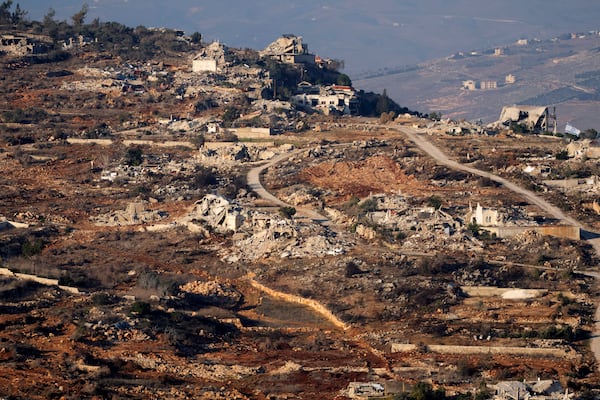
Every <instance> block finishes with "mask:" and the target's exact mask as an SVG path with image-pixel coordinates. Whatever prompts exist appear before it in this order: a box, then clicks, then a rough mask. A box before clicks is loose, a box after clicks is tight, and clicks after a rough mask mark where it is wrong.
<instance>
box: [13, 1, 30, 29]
mask: <svg viewBox="0 0 600 400" xmlns="http://www.w3.org/2000/svg"><path fill="white" fill-rule="evenodd" d="M26 18H27V11H25V10H23V9H22V8H21V5H20V4H18V3H17V5H16V7H15V11H13V13H12V15H11V20H12V23H13V24H20V23H22V22H25V20H26Z"/></svg>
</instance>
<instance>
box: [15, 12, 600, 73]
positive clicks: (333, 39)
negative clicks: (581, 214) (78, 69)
mask: <svg viewBox="0 0 600 400" xmlns="http://www.w3.org/2000/svg"><path fill="white" fill-rule="evenodd" d="M14 3H15V4H16V3H19V4H20V5H21V7H22V8H23V9H25V10H28V11H29V18H30V19H37V20H40V19H42V18H43V16H44V15H45V14H46V13H47V12H48V9H49V8H50V7H52V8H53V9H54V10H56V13H57V18H59V19H69V17H70V16H71V15H73V14H74V13H76V12H77V11H79V10H80V9H81V6H82V5H83V3H84V1H68V0H49V1H48V0H27V1H25V0H23V1H19V0H14ZM87 3H88V5H89V6H90V10H89V13H88V19H87V20H88V21H90V20H91V19H93V18H95V17H99V18H100V20H102V21H117V22H121V23H124V24H126V25H128V26H132V27H135V26H138V25H145V26H148V27H151V26H153V27H159V26H164V27H169V28H178V29H183V30H185V31H186V32H187V33H192V32H194V31H199V32H200V33H202V34H203V36H204V38H205V39H206V40H213V39H219V40H221V41H222V42H225V43H226V44H228V45H230V46H234V47H251V48H256V49H262V48H264V47H265V46H266V45H267V44H268V43H269V42H271V41H272V40H274V39H276V38H277V37H278V36H280V35H281V34H283V33H294V34H297V35H300V36H303V37H304V39H305V42H306V43H308V45H309V48H310V50H311V51H312V52H315V53H317V54H319V55H321V56H324V57H332V58H340V59H343V60H345V62H346V71H347V72H349V73H350V74H352V73H358V72H364V71H369V70H377V69H379V68H383V67H394V66H400V65H406V64H413V63H416V62H419V61H424V60H427V59H430V58H437V57H442V56H446V55H449V54H452V53H454V52H456V51H469V50H481V49H484V48H489V47H493V46H495V45H501V44H506V43H510V42H512V41H514V40H516V39H518V38H520V37H529V38H532V37H538V38H541V39H545V38H551V37H553V36H557V35H560V34H564V33H569V32H583V31H589V30H596V29H600V18H599V17H600V1H597V0H569V1H565V0H370V1H366V0H345V1H339V0H338V1H332V0H303V1H294V2H286V1H278V0H257V1H248V0H220V1H214V0H212V1H199V0H171V1H163V0H89V1H87Z"/></svg>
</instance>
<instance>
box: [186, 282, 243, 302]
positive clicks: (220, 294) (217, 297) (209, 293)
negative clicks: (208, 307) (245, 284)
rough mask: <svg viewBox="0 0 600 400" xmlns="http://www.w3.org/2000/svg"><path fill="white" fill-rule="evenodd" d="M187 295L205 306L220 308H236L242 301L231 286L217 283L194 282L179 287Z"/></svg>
mask: <svg viewBox="0 0 600 400" xmlns="http://www.w3.org/2000/svg"><path fill="white" fill-rule="evenodd" d="M179 290H181V291H182V292H183V293H184V294H185V295H191V297H193V298H194V299H196V300H199V301H200V302H202V303H205V304H212V305H217V306H220V307H234V306H236V305H237V304H239V302H240V300H241V299H242V295H241V293H240V292H238V291H237V290H235V289H234V288H233V287H232V286H231V285H228V284H225V283H221V282H216V281H208V282H201V281H193V282H188V283H186V284H184V285H181V286H180V287H179Z"/></svg>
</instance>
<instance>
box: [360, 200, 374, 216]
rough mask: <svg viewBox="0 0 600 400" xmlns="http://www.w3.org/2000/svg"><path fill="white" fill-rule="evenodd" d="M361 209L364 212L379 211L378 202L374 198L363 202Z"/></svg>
mask: <svg viewBox="0 0 600 400" xmlns="http://www.w3.org/2000/svg"><path fill="white" fill-rule="evenodd" d="M359 207H360V209H361V210H363V211H364V212H374V211H377V200H375V199H374V198H372V197H371V198H369V199H367V200H365V201H363V202H362V203H361V204H360V206H359Z"/></svg>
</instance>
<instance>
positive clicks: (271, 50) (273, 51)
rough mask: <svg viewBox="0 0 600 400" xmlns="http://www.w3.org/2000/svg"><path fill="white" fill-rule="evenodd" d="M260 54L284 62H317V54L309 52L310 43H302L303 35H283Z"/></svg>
mask: <svg viewBox="0 0 600 400" xmlns="http://www.w3.org/2000/svg"><path fill="white" fill-rule="evenodd" d="M259 54H260V56H261V57H270V58H272V59H275V60H277V61H279V62H282V63H284V64H314V63H315V55H314V54H310V53H309V52H308V45H306V44H305V43H302V37H300V36H296V35H290V34H287V35H283V36H281V37H280V38H279V39H277V40H276V41H274V42H273V43H271V44H270V45H268V46H267V47H266V48H265V49H264V50H263V51H261V52H260V53H259Z"/></svg>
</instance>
